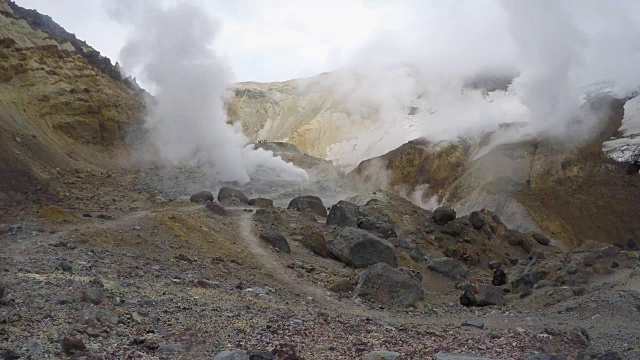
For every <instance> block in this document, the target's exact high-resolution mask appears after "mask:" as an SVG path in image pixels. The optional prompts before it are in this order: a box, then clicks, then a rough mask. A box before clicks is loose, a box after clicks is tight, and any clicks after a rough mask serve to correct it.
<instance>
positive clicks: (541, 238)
mask: <svg viewBox="0 0 640 360" xmlns="http://www.w3.org/2000/svg"><path fill="white" fill-rule="evenodd" d="M531 237H533V240H535V241H537V242H538V244H540V245H549V244H550V243H551V240H549V238H548V237H547V236H546V235H544V234H540V233H533V234H531Z"/></svg>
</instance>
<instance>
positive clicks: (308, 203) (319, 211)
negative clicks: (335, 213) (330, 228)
mask: <svg viewBox="0 0 640 360" xmlns="http://www.w3.org/2000/svg"><path fill="white" fill-rule="evenodd" d="M287 209H289V210H296V211H300V212H307V213H311V214H314V215H318V216H322V217H327V209H326V208H325V207H324V204H323V203H322V200H321V199H320V198H319V197H317V196H312V195H304V196H298V197H297V198H294V199H293V200H291V202H290V203H289V206H287Z"/></svg>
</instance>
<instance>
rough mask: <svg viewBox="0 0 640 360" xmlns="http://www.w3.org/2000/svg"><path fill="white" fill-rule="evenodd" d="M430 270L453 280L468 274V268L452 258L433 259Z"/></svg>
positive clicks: (429, 266)
mask: <svg viewBox="0 0 640 360" xmlns="http://www.w3.org/2000/svg"><path fill="white" fill-rule="evenodd" d="M428 268H429V270H433V271H435V272H437V273H439V274H442V275H444V276H446V277H449V278H452V279H459V278H461V277H463V276H464V275H466V274H467V268H466V267H465V266H464V265H462V264H461V263H460V262H458V261H456V260H455V259H452V258H450V257H441V258H437V259H433V260H431V262H430V263H429V265H428Z"/></svg>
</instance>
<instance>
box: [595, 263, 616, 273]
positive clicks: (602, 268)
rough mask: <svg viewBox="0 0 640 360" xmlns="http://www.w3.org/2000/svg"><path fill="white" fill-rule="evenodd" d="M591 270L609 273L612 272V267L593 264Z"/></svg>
mask: <svg viewBox="0 0 640 360" xmlns="http://www.w3.org/2000/svg"><path fill="white" fill-rule="evenodd" d="M593 272H594V273H596V274H599V275H609V274H613V269H612V268H611V267H609V266H605V265H603V264H595V265H593Z"/></svg>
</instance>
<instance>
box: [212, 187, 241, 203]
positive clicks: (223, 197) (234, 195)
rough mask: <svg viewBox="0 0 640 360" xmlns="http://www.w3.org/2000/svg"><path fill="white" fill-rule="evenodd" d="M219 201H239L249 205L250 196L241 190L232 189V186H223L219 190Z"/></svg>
mask: <svg viewBox="0 0 640 360" xmlns="http://www.w3.org/2000/svg"><path fill="white" fill-rule="evenodd" d="M218 202H220V203H230V204H233V203H234V202H238V203H241V204H245V205H249V198H248V197H247V196H246V195H245V194H244V193H242V191H240V190H236V189H232V188H230V187H226V186H225V187H223V188H221V189H220V191H218Z"/></svg>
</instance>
